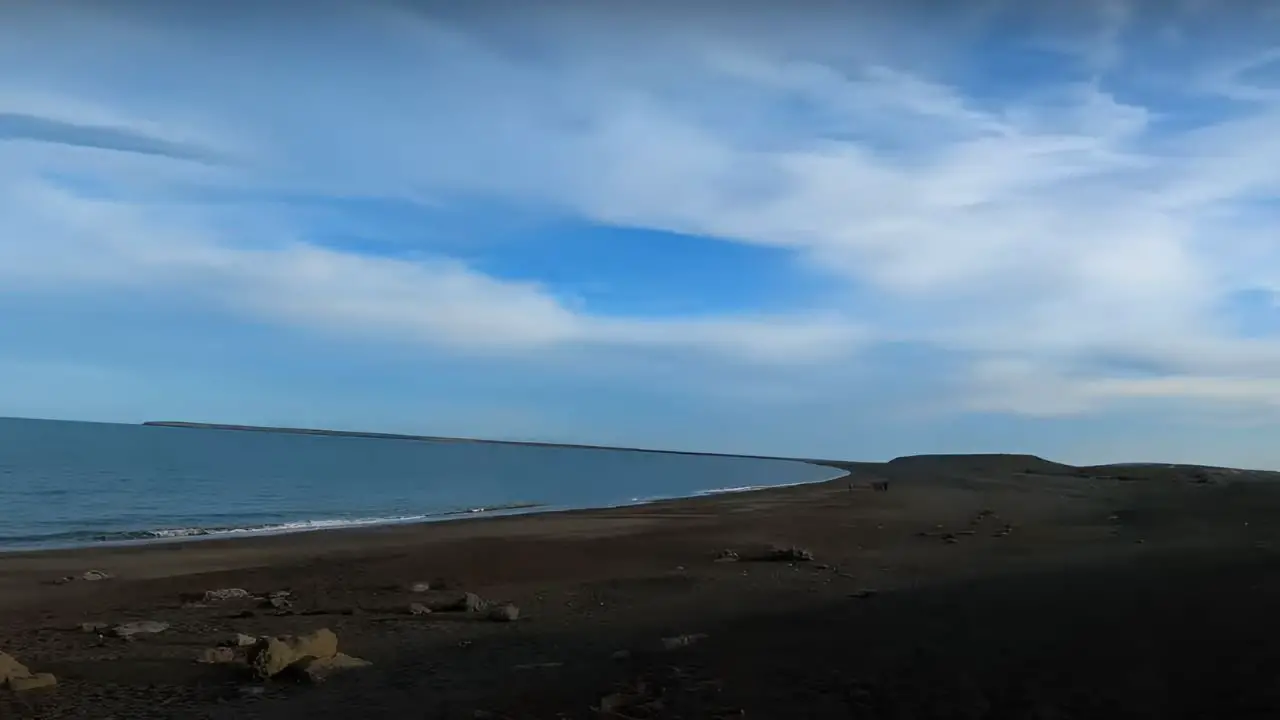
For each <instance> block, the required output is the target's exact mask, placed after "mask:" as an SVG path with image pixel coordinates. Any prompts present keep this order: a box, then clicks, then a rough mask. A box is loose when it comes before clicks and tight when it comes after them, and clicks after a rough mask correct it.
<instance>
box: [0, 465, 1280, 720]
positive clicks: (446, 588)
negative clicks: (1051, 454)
mask: <svg viewBox="0 0 1280 720" xmlns="http://www.w3.org/2000/svg"><path fill="white" fill-rule="evenodd" d="M847 468H848V469H850V470H851V475H850V476H849V477H848V478H845V479H841V480H836V481H832V482H828V483H823V484H819V485H808V486H797V487H789V488H780V489H775V490H765V491H756V492H749V493H735V494H729V495H721V496H716V497H704V498H694V499H689V500H681V501H671V502H662V503H656V504H653V505H646V506H641V507H634V508H618V509H609V510H597V511H581V512H568V513H549V514H540V515H528V516H519V517H509V518H489V519H467V520H459V521H453V522H446V523H435V524H425V525H410V526H391V527H382V528H360V529H352V530H336V531H323V532H311V533H299V534H293V535H282V536H273V537H250V538H237V539H217V540H206V541H201V542H189V543H170V544H158V545H146V546H135V547H127V548H91V549H84V550H75V551H51V552H40V553H23V554H10V555H0V651H4V652H8V653H10V654H12V655H13V656H15V657H17V658H18V659H19V660H21V661H22V662H24V663H26V664H27V665H28V666H30V667H31V669H32V670H35V671H47V672H52V673H54V674H55V675H56V676H57V677H58V681H59V684H58V687H57V689H56V690H53V691H51V692H41V691H33V692H31V693H26V694H22V695H16V694H13V693H10V692H7V691H4V690H0V718H10V717H12V718H109V717H113V718H120V719H124V718H129V719H138V718H293V717H298V718H352V717H358V718H477V717H490V718H560V717H567V718H577V717H582V718H587V717H657V718H729V717H750V718H791V717H812V718H845V717H865V718H1046V719H1047V718H1095V717H1132V718H1215V719H1219V718H1245V717H1274V716H1276V714H1277V713H1280V619H1278V618H1277V613H1275V612H1274V608H1276V607H1280V572H1277V571H1280V555H1278V554H1277V552H1276V548H1280V524H1278V523H1276V522H1275V519H1276V518H1277V517H1280V483H1277V481H1276V479H1275V478H1276V476H1275V475H1274V474H1271V473H1231V472H1226V471H1206V470H1198V469H1195V468H1185V467H1179V468H1118V467H1117V468H1082V469H1077V468H1068V467H1065V466H1056V465H1053V464H1049V463H1044V462H1042V461H1037V460H1035V459H1032V458H1024V457H1012V456H1000V457H978V458H922V459H912V460H908V461H903V462H895V463H891V464H883V465H882V464H857V463H855V464H850V465H848V466H847ZM886 480H887V481H888V482H889V490H888V491H887V492H877V491H875V490H873V489H872V484H873V483H876V482H880V481H886ZM774 546H776V547H796V548H802V549H804V550H806V551H808V552H810V553H812V556H813V559H812V560H810V561H765V560H762V559H757V558H758V557H762V556H763V555H764V553H765V552H766V551H768V550H769V549H770V548H771V547H774ZM725 550H734V551H736V553H737V554H738V556H739V559H738V560H737V561H728V562H726V561H717V555H718V554H720V553H721V552H722V551H725ZM88 570H101V571H105V572H107V573H109V574H111V575H112V576H113V577H112V578H111V579H108V580H99V581H86V580H75V581H72V582H68V583H65V584H54V583H53V581H55V580H57V579H58V578H61V577H63V576H69V575H70V576H78V575H80V574H82V573H84V572H85V571H88ZM420 581H430V582H431V583H432V584H433V585H434V586H435V587H436V588H437V589H436V590H434V591H432V592H431V593H426V594H422V593H414V592H411V591H410V586H411V585H412V584H413V583H415V582H420ZM217 588H244V589H246V590H249V591H251V592H252V593H255V594H262V595H265V594H267V593H270V592H272V591H278V590H286V589H287V590H289V591H291V592H292V597H293V603H292V607H291V608H289V610H288V611H286V612H280V613H279V614H277V613H278V611H276V610H273V609H269V608H262V607H259V606H258V603H257V602H254V601H242V600H228V601H217V602H209V603H204V602H201V603H197V604H198V605H202V607H197V606H192V605H191V604H190V602H189V601H188V600H186V599H184V598H185V597H186V596H188V595H192V596H198V595H200V594H203V593H204V591H206V590H210V589H217ZM466 591H469V592H474V593H476V594H478V595H480V596H481V597H483V598H486V599H489V600H493V601H511V602H514V603H515V604H517V605H518V606H519V607H520V609H521V616H520V619H519V620H517V621H516V622H509V623H504V622H493V621H490V620H488V619H486V616H485V615H484V614H477V613H463V612H436V613H432V614H428V615H422V616H415V615H411V614H409V612H408V609H409V606H410V604H411V603H414V602H418V601H426V600H428V599H430V600H431V601H433V602H434V601H436V600H440V599H441V598H445V599H447V598H450V597H458V596H460V595H461V593H462V592H466ZM131 620H156V621H162V622H166V623H169V624H170V625H171V627H170V628H169V629H168V630H166V631H164V632H161V633H158V634H155V635H151V636H140V637H138V638H137V639H136V640H133V641H125V640H122V639H118V638H111V637H101V636H100V635H99V633H97V632H85V631H83V630H81V629H80V627H79V625H80V624H81V623H85V622H105V623H111V624H114V623H119V622H124V621H131ZM322 627H327V628H330V629H332V630H333V631H334V632H335V633H337V635H338V637H339V642H340V649H341V650H342V651H343V652H346V653H349V654H351V655H355V656H358V657H360V658H364V659H366V660H369V661H371V662H372V663H373V666H372V667H369V668H363V669H353V670H348V671H344V672H343V673H340V674H337V675H335V676H333V677H332V678H330V679H329V680H327V681H326V682H324V683H323V684H320V685H307V684H298V683H293V682H286V681H270V682H266V683H257V682H254V681H252V680H250V679H248V678H246V677H245V676H244V674H243V670H242V669H240V668H238V667H236V666H234V665H226V666H223V665H205V664H200V663H197V662H195V658H196V657H197V656H198V655H199V654H200V652H201V651H202V650H204V649H206V648H210V647H212V646H213V645H215V644H216V643H217V642H218V641H219V640H221V639H224V638H226V637H228V636H229V635H234V634H235V633H248V634H250V635H277V634H284V633H300V632H306V631H310V630H314V629H317V628H322ZM681 635H684V636H690V637H689V639H688V640H687V644H686V645H685V646H683V647H678V648H674V649H666V648H665V647H664V645H663V639H664V638H673V637H677V636H681ZM257 687H261V688H263V690H262V691H261V694H254V695H246V694H245V693H246V692H257V691H246V690H245V688H257ZM602 702H603V703H604V704H605V705H606V706H609V705H611V704H616V705H617V706H618V707H617V708H616V712H614V713H613V714H601V713H600V712H599V711H598V710H597V709H595V708H599V707H600V705H601V703H602Z"/></svg>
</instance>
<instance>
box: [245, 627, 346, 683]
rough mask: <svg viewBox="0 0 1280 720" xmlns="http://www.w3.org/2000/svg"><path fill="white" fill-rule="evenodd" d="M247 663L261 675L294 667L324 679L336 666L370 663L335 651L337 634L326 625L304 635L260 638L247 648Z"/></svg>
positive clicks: (272, 675) (276, 672)
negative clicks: (248, 650) (251, 646)
mask: <svg viewBox="0 0 1280 720" xmlns="http://www.w3.org/2000/svg"><path fill="white" fill-rule="evenodd" d="M249 664H250V666H251V667H252V668H253V671H254V674H256V675H257V676H258V677H259V678H262V679H267V678H273V677H276V676H277V675H279V674H280V673H282V672H284V671H286V670H290V669H293V670H297V671H301V672H302V673H303V674H304V675H305V677H307V678H308V679H310V680H312V681H319V680H323V679H324V678H326V677H328V675H329V674H331V673H333V672H335V671H338V670H345V669H349V668H359V667H367V666H369V665H370V663H369V662H367V661H365V660H361V659H359V658H354V657H351V656H349V655H344V654H342V653H340V652H338V636H337V635H335V634H333V631H332V630H329V629H328V628H322V629H320V630H317V631H315V632H313V633H309V634H306V635H297V636H282V637H274V638H263V639H262V640H261V641H260V642H259V643H258V644H257V645H255V646H254V647H253V648H251V649H250V652H249Z"/></svg>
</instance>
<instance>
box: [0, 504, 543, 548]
mask: <svg viewBox="0 0 1280 720" xmlns="http://www.w3.org/2000/svg"><path fill="white" fill-rule="evenodd" d="M543 508H545V506H544V505H542V504H539V503H512V504H508V505H491V506H486V507H474V508H465V509H462V510H451V511H448V512H439V513H423V514H417V515H388V516H378V517H362V518H322V519H314V520H295V521H287V522H278V523H260V524H253V525H249V524H246V525H227V526H216V527H171V528H155V529H147V530H111V531H102V530H72V531H66V532H58V533H47V534H32V535H0V548H8V549H18V548H48V547H66V546H83V545H88V544H99V543H111V544H119V543H136V542H145V541H148V540H183V539H193V538H206V537H213V536H221V535H277V534H284V533H297V532H307V531H312V530H339V529H342V528H357V527H369V526H375V525H399V524H405V523H415V522H429V521H431V520H444V519H447V518H451V517H459V516H463V515H509V514H516V513H521V512H531V511H534V510H538V509H543Z"/></svg>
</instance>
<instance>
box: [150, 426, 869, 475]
mask: <svg viewBox="0 0 1280 720" xmlns="http://www.w3.org/2000/svg"><path fill="white" fill-rule="evenodd" d="M142 424H143V425H146V426H148V427H169V428H188V429H193V430H239V431H246V432H266V433H285V434H291V435H327V436H331V437H355V438H370V439H376V440H416V441H428V442H440V443H476V444H482V445H518V446H521V447H543V448H571V449H574V450H621V451H624V452H643V453H657V454H659V455H692V456H695V457H725V458H744V459H748V460H784V461H788V462H802V463H809V464H810V465H823V466H826V467H832V468H836V469H837V470H852V469H853V468H855V467H860V466H864V465H878V464H879V463H869V462H850V461H843V460H819V459H814V458H795V457H777V456H773V455H737V454H734V453H714V452H696V451H693V450H653V449H650V448H635V447H613V446H610V445H578V444H574V443H549V442H533V441H528V440H482V439H480V438H459V437H439V436H435V435H401V434H397V433H376V432H359V431H355V430H316V429H311V428H289V427H264V426H260V425H228V424H223V423H197V422H179V421H170V420H151V421H148V422H144V423H142Z"/></svg>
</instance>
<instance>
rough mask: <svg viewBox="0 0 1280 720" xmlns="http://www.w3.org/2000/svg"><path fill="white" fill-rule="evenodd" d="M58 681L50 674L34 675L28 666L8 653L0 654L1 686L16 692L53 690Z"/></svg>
mask: <svg viewBox="0 0 1280 720" xmlns="http://www.w3.org/2000/svg"><path fill="white" fill-rule="evenodd" d="M57 684H58V679H57V678H55V677H54V676H53V675H52V674H50V673H33V672H31V671H30V670H29V669H27V666H26V665H23V664H22V663H20V662H18V660H17V659H16V658H14V657H13V656H12V655H9V654H7V653H2V652H0V685H3V686H4V687H7V688H9V689H10V690H12V691H14V692H26V691H28V690H38V689H40V688H51V687H54V686H56V685H57Z"/></svg>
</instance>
